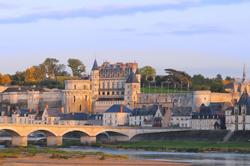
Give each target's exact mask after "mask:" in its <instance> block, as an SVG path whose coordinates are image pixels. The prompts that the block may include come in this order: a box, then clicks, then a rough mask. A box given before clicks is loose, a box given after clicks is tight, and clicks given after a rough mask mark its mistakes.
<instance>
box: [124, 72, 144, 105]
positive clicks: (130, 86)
mask: <svg viewBox="0 0 250 166" xmlns="http://www.w3.org/2000/svg"><path fill="white" fill-rule="evenodd" d="M137 78H139V74H135V73H134V72H131V73H130V75H129V76H128V78H127V80H126V83H125V95H124V101H125V104H126V105H128V106H129V107H131V108H135V107H136V105H137V103H138V100H139V94H140V91H141V86H140V81H139V80H138V79H137Z"/></svg>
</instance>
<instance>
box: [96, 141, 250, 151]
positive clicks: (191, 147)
mask: <svg viewBox="0 0 250 166" xmlns="http://www.w3.org/2000/svg"><path fill="white" fill-rule="evenodd" d="M96 146H99V147H107V148H114V149H136V150H138V149H140V150H148V151H163V152H197V153H198V152H226V153H228V152H230V153H231V152H234V153H250V142H229V143H222V142H209V141H169V140H168V141H136V142H120V143H115V144H96Z"/></svg>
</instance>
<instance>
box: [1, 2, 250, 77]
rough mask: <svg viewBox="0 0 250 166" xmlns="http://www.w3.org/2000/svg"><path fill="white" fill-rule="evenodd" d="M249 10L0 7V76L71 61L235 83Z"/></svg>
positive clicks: (249, 56)
mask: <svg viewBox="0 0 250 166" xmlns="http://www.w3.org/2000/svg"><path fill="white" fill-rule="evenodd" d="M249 9H250V0H70V1H69V0H42V1H38V0H22V1H20V0H8V1H6V0H0V56H1V60H0V72H2V73H14V72H15V71H16V70H24V69H25V68H27V67H29V66H31V65H33V64H39V63H41V62H42V61H43V60H44V59H45V58H46V57H55V58H57V59H59V60H60V61H61V62H62V63H66V61H67V59H68V58H70V57H72V58H79V59H81V60H82V61H83V62H84V63H85V64H86V65H87V67H88V70H89V69H90V68H91V65H92V63H93V61H94V59H95V58H97V60H98V62H99V63H101V62H103V61H111V62H116V61H132V62H134V61H136V62H138V63H139V64H140V66H144V65H152V66H154V67H155V68H156V69H157V72H158V73H159V74H163V73H164V69H165V68H176V69H178V70H185V71H187V72H188V73H190V74H198V73H201V74H204V75H207V76H210V77H211V76H214V75H216V74H217V73H222V74H223V75H232V76H234V77H240V76H241V75H242V68H243V64H244V63H245V64H246V65H247V66H250V42H249V41H250V10H249ZM248 69H250V67H248ZM249 72H250V70H249Z"/></svg>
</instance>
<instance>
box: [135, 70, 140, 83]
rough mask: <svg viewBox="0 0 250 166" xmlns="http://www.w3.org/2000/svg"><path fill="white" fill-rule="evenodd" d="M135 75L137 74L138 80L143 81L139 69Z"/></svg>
mask: <svg viewBox="0 0 250 166" xmlns="http://www.w3.org/2000/svg"><path fill="white" fill-rule="evenodd" d="M135 76H136V78H137V80H138V81H139V83H141V74H140V70H139V69H137V70H136V72H135Z"/></svg>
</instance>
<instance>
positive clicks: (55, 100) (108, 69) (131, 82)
mask: <svg viewBox="0 0 250 166" xmlns="http://www.w3.org/2000/svg"><path fill="white" fill-rule="evenodd" d="M138 71H139V69H138V64H137V63H114V64H111V63H109V62H104V63H103V64H102V65H100V66H98V64H97V61H96V60H95V61H94V64H93V67H92V70H91V72H90V75H89V76H88V77H87V78H85V79H79V80H67V81H65V89H63V90H59V89H46V88H36V87H13V86H11V87H0V110H1V109H4V110H11V109H27V108H28V109H30V110H32V109H34V110H38V109H39V110H42V109H44V108H45V106H46V105H48V106H49V107H50V108H60V109H61V110H62V111H63V112H65V113H71V112H85V113H93V112H98V113H103V112H104V111H105V110H107V109H108V108H109V107H111V106H112V105H114V104H123V105H126V106H128V107H130V108H131V109H133V108H137V107H140V108H142V107H144V106H150V105H152V104H156V103H157V104H160V105H162V106H163V107H165V108H173V107H189V108H190V107H192V111H193V112H197V111H199V108H200V106H201V105H202V104H204V105H207V106H208V105H209V104H211V103H225V104H226V105H229V106H230V105H234V103H235V102H236V101H238V100H239V98H240V96H241V95H242V93H243V92H244V91H246V92H248V94H250V82H249V81H247V80H246V69H245V67H244V72H243V78H242V79H236V80H234V81H233V82H231V83H230V84H228V85H227V86H226V87H225V90H226V91H227V93H213V92H211V91H193V92H187V93H164V94H151V93H140V89H141V87H140V80H141V75H140V74H139V72H138Z"/></svg>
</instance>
